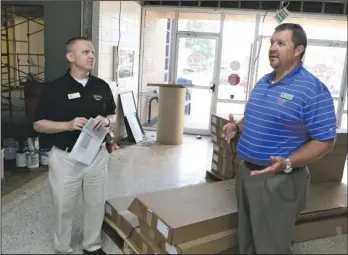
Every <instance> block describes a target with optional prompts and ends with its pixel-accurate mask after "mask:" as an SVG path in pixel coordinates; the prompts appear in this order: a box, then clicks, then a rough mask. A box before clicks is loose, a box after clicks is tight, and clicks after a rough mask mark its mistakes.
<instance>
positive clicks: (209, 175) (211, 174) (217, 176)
mask: <svg viewBox="0 0 348 255" xmlns="http://www.w3.org/2000/svg"><path fill="white" fill-rule="evenodd" d="M205 178H208V179H211V180H214V181H223V180H225V178H224V177H222V176H221V175H220V174H219V173H217V172H215V171H214V170H207V171H206V173H205Z"/></svg>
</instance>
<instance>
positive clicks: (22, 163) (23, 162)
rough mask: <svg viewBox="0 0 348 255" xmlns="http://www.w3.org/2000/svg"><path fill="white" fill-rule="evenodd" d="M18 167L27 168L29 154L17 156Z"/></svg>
mask: <svg viewBox="0 0 348 255" xmlns="http://www.w3.org/2000/svg"><path fill="white" fill-rule="evenodd" d="M16 166H17V167H27V153H25V152H23V153H17V154H16Z"/></svg>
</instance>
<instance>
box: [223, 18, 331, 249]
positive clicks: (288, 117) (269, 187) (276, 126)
mask: <svg viewBox="0 0 348 255" xmlns="http://www.w3.org/2000/svg"><path fill="white" fill-rule="evenodd" d="M270 43H271V45H270V49H269V61H270V65H271V67H272V68H273V69H274V71H273V72H272V73H269V74H266V75H265V76H264V77H263V78H261V79H260V80H259V81H258V82H257V84H256V85H255V87H254V89H253V91H252V92H251V95H250V99H249V101H248V103H247V104H246V108H245V113H244V118H243V119H242V120H241V121H239V122H238V124H237V123H235V122H234V120H233V116H232V115H230V121H229V123H228V124H227V125H225V126H224V128H223V133H224V136H225V139H226V140H227V141H230V140H231V139H232V138H233V137H234V136H235V135H236V133H238V132H241V137H240V140H239V142H238V154H239V156H240V157H241V159H242V160H243V161H242V163H241V165H240V167H239V169H238V174H237V196H238V211H239V214H238V219H239V223H238V237H239V249H240V253H241V254H251V253H254V254H255V253H256V254H260V253H265V254H289V253H292V249H291V241H292V237H293V233H294V226H295V221H296V219H297V216H298V215H299V214H300V213H301V211H302V210H304V208H305V205H306V199H307V191H308V187H309V179H310V176H309V171H308V169H307V167H306V165H307V164H308V163H309V162H312V161H314V160H317V159H319V158H320V157H322V156H324V155H325V154H327V153H328V152H329V151H330V150H331V149H332V148H333V146H334V142H335V137H336V116H335V108H334V104H333V99H332V97H331V94H330V92H329V90H328V89H327V87H326V86H325V85H324V84H323V83H322V82H321V81H320V80H319V79H318V78H316V77H315V76H314V75H313V74H311V73H310V72H309V71H308V70H306V69H305V68H304V67H303V65H302V57H303V55H304V53H305V50H306V46H307V37H306V34H305V32H304V31H303V29H302V27H301V26H300V25H298V24H290V23H284V24H281V25H279V26H278V27H276V28H275V31H274V33H273V35H272V38H271V42H270Z"/></svg>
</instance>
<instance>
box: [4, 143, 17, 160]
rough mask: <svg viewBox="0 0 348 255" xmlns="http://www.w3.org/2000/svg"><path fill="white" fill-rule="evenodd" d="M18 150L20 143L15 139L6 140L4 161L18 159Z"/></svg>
mask: <svg viewBox="0 0 348 255" xmlns="http://www.w3.org/2000/svg"><path fill="white" fill-rule="evenodd" d="M17 150H18V142H17V141H16V140H15V139H14V138H6V139H5V140H4V159H5V160H14V159H16V152H17Z"/></svg>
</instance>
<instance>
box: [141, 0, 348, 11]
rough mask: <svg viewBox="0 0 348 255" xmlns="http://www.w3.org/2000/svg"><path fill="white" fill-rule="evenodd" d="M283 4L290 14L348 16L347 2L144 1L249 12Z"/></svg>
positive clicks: (161, 4)
mask: <svg viewBox="0 0 348 255" xmlns="http://www.w3.org/2000/svg"><path fill="white" fill-rule="evenodd" d="M281 2H285V6H286V5H287V4H289V5H288V7H287V9H288V10H289V11H290V12H306V13H325V14H347V0H321V1H320V0H319V1H315V0H302V1H299V0H297V1H249V0H244V1H237V0H218V1H207V0H200V1H188V0H181V1H179V0H177V1H165V0H164V1H158V0H157V1H147V0H143V1H142V4H143V5H144V6H176V7H178V6H180V7H199V8H205V7H206V8H227V9H244V10H246V9H249V10H274V11H275V10H276V9H278V8H279V7H280V4H281Z"/></svg>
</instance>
